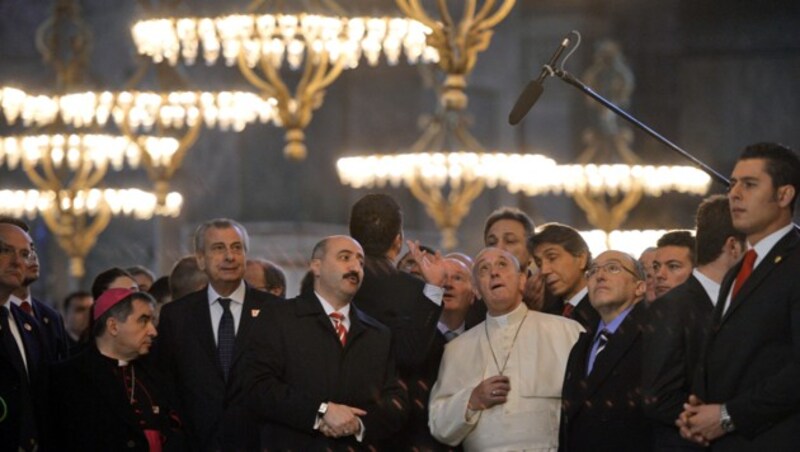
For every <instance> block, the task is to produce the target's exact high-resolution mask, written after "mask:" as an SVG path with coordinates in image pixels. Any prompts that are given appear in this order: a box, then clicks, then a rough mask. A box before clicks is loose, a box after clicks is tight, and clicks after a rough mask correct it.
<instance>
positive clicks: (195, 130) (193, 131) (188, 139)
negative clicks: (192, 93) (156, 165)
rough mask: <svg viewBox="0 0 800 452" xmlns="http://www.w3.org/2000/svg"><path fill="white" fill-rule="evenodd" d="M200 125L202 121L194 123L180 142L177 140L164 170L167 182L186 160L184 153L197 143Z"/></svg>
mask: <svg viewBox="0 0 800 452" xmlns="http://www.w3.org/2000/svg"><path fill="white" fill-rule="evenodd" d="M202 125H203V122H202V121H197V122H195V123H194V125H192V126H191V127H190V128H189V130H187V131H186V133H185V134H184V135H183V136H182V137H181V138H180V140H178V149H177V150H176V151H175V154H174V155H173V156H172V159H171V160H170V162H169V165H168V166H167V167H166V168H165V170H164V176H165V177H166V179H167V180H170V179H172V177H173V176H174V175H175V172H176V171H177V170H178V168H180V167H181V165H183V159H184V158H186V153H187V152H188V151H189V149H190V148H191V147H192V146H193V145H194V144H195V143H196V142H197V138H198V137H199V136H200V129H201V128H202ZM145 152H146V151H145ZM150 162H151V163H152V160H150Z"/></svg>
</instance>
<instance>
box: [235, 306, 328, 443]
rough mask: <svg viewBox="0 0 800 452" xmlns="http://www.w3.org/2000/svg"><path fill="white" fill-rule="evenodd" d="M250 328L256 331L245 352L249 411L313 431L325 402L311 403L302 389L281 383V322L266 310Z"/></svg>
mask: <svg viewBox="0 0 800 452" xmlns="http://www.w3.org/2000/svg"><path fill="white" fill-rule="evenodd" d="M266 311H267V312H264V313H262V315H260V316H259V317H258V319H257V323H256V324H255V325H253V327H254V328H255V329H256V331H255V332H254V333H255V334H253V336H252V340H251V342H250V345H249V347H248V348H247V351H246V354H247V356H246V359H247V360H248V361H249V362H250V368H249V370H248V374H247V379H246V383H245V384H246V385H247V387H249V388H251V389H250V393H251V394H252V395H253V398H252V404H251V406H252V408H253V410H254V411H255V415H256V416H257V418H258V419H260V420H264V421H270V422H276V423H280V424H286V425H288V426H290V427H292V428H294V429H297V430H300V431H303V432H306V433H313V432H314V423H315V421H316V417H317V410H318V409H319V406H320V404H321V403H322V402H326V400H314V399H312V398H311V397H309V396H308V395H307V394H306V393H305V392H304V391H303V390H302V389H300V388H297V387H296V386H293V385H292V384H291V382H288V381H285V379H284V377H283V376H284V375H285V373H286V369H285V364H286V362H287V359H288V358H289V357H287V356H286V353H285V350H287V347H286V346H285V344H284V343H283V342H284V338H283V335H282V334H281V332H280V330H281V326H282V325H281V323H282V322H280V321H279V320H278V318H279V315H278V314H277V312H275V311H277V310H276V309H274V308H271V309H266Z"/></svg>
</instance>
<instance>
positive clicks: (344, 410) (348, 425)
mask: <svg viewBox="0 0 800 452" xmlns="http://www.w3.org/2000/svg"><path fill="white" fill-rule="evenodd" d="M365 414H367V412H366V411H364V410H362V409H360V408H354V407H351V406H347V405H341V404H338V403H328V410H327V411H326V412H325V416H323V417H322V422H321V423H320V425H319V431H320V433H322V434H323V435H325V436H327V437H330V438H340V437H343V436H350V435H356V434H358V433H359V431H361V423H360V422H359V421H358V418H359V416H364V415H365Z"/></svg>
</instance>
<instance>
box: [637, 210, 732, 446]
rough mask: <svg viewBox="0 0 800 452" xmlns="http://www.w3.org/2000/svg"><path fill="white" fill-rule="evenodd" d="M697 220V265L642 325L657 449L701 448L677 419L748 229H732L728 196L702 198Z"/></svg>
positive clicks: (647, 406) (645, 380)
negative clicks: (681, 430)
mask: <svg viewBox="0 0 800 452" xmlns="http://www.w3.org/2000/svg"><path fill="white" fill-rule="evenodd" d="M695 223H696V238H697V250H696V254H697V267H696V268H695V269H694V270H693V272H692V275H690V276H689V279H688V280H686V282H685V283H683V284H681V285H679V286H678V287H676V288H674V289H672V290H670V291H669V292H667V293H666V294H665V295H664V296H663V297H661V298H658V299H657V300H655V302H653V304H652V305H650V308H649V309H648V324H647V328H645V330H644V367H643V370H642V390H643V392H644V398H645V405H644V410H645V414H647V416H648V417H650V418H651V419H653V421H655V423H656V424H655V426H654V430H653V433H654V441H655V447H656V450H659V451H668V450H669V451H678V450H698V449H699V448H700V446H698V445H697V444H693V443H691V442H688V441H686V440H684V439H682V438H681V437H680V434H679V433H678V429H677V428H676V427H675V420H676V419H677V418H678V415H679V414H680V413H681V411H682V410H683V403H684V402H685V401H686V399H687V398H688V397H689V394H690V393H691V385H692V381H693V380H694V375H695V371H696V369H697V365H698V363H699V361H700V354H701V351H702V348H703V344H704V343H705V337H706V333H707V331H708V325H709V324H710V321H711V314H712V312H713V311H714V304H715V303H716V302H717V297H718V295H719V284H720V282H722V278H723V277H724V276H725V273H726V272H727V271H728V270H729V269H730V268H731V267H732V266H734V265H735V264H736V262H738V260H739V259H740V258H741V256H742V253H743V252H744V246H745V236H744V234H742V233H740V232H737V231H736V230H735V229H734V228H733V223H732V221H731V214H730V204H729V202H728V198H727V197H725V196H724V195H715V196H711V197H709V198H708V199H706V200H705V201H703V202H702V203H701V204H700V206H699V207H698V208H697V216H696V222H695Z"/></svg>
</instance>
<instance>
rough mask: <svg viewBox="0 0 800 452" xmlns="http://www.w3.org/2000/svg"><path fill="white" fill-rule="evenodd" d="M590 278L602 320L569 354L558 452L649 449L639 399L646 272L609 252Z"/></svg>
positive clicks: (648, 433)
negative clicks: (559, 451)
mask: <svg viewBox="0 0 800 452" xmlns="http://www.w3.org/2000/svg"><path fill="white" fill-rule="evenodd" d="M586 276H587V280H588V286H589V300H590V301H591V303H592V306H593V307H594V308H595V309H596V310H597V312H598V313H599V314H600V322H599V323H598V325H597V327H596V328H595V331H596V332H595V333H594V334H589V333H581V335H580V337H579V338H578V342H577V343H576V344H575V346H574V347H573V348H572V352H571V353H570V356H569V361H568V363H567V373H566V376H565V378H564V390H563V393H562V398H563V404H562V411H561V427H560V435H559V450H561V451H592V452H602V451H609V452H611V451H614V452H624V451H631V452H640V451H646V450H649V449H650V446H651V441H652V439H651V428H650V425H649V421H648V420H646V419H645V418H644V414H643V413H642V396H641V377H642V332H641V330H642V326H643V325H644V322H645V314H646V309H645V305H644V303H641V301H642V299H643V298H644V295H645V291H646V290H647V287H646V283H645V278H646V275H645V273H644V268H642V266H641V264H640V263H639V261H637V260H636V259H635V258H633V257H632V256H630V255H628V254H625V253H622V252H619V251H606V252H604V253H602V254H600V255H599V256H597V258H596V259H595V260H594V262H593V263H592V264H591V266H589V269H588V270H587V271H586Z"/></svg>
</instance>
